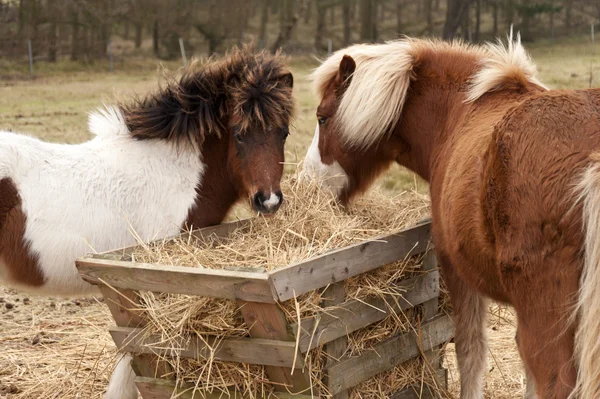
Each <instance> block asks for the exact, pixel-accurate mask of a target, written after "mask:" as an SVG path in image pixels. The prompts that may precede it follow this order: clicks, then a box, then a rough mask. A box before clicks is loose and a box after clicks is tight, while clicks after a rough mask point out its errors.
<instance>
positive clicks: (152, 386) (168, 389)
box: [135, 377, 319, 399]
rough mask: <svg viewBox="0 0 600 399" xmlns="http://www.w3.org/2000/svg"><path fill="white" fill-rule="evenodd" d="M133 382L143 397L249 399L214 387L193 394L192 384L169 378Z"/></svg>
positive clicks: (293, 398) (301, 398) (288, 398)
mask: <svg viewBox="0 0 600 399" xmlns="http://www.w3.org/2000/svg"><path fill="white" fill-rule="evenodd" d="M135 384H136V386H137V387H138V389H139V391H140V393H141V394H142V397H143V398H144V399H171V398H172V397H175V395H173V393H175V394H176V395H177V398H178V399H224V398H232V399H233V398H235V399H250V398H249V397H247V396H244V395H243V394H241V393H239V392H234V391H229V392H223V391H217V390H216V389H215V390H214V391H213V392H212V393H210V392H206V391H201V390H198V391H197V392H196V394H195V395H194V394H193V390H192V386H190V385H186V386H184V387H181V388H176V387H175V383H174V382H173V381H169V380H162V379H157V378H147V377H137V378H136V379H135ZM259 398H260V399H267V398H269V399H272V398H279V399H319V397H318V396H308V395H297V394H296V395H291V394H289V393H287V392H276V393H275V394H267V395H265V396H264V397H260V396H259V397H256V396H253V397H252V399H259Z"/></svg>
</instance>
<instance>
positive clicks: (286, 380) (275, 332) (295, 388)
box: [240, 302, 310, 393]
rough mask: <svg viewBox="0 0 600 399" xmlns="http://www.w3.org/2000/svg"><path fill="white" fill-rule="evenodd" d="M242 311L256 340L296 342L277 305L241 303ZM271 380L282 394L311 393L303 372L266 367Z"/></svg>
mask: <svg viewBox="0 0 600 399" xmlns="http://www.w3.org/2000/svg"><path fill="white" fill-rule="evenodd" d="M240 305H241V307H240V311H241V313H242V316H243V317H244V321H245V323H246V325H248V327H249V328H250V335H251V336H252V337H254V338H264V339H272V340H277V341H292V342H293V341H294V336H293V334H292V332H291V329H289V328H288V324H287V321H286V319H285V315H284V314H283V312H282V311H281V309H279V307H278V306H277V305H276V304H268V303H256V302H240ZM296 364H297V367H302V364H303V363H302V356H300V354H298V357H297V359H296ZM266 371H267V375H268V376H269V380H271V381H273V382H276V383H277V384H276V385H275V390H277V391H282V392H288V391H289V392H292V393H302V392H310V384H309V382H308V378H307V377H306V376H305V375H304V373H302V371H301V370H294V371H293V372H292V369H291V368H288V367H275V366H266Z"/></svg>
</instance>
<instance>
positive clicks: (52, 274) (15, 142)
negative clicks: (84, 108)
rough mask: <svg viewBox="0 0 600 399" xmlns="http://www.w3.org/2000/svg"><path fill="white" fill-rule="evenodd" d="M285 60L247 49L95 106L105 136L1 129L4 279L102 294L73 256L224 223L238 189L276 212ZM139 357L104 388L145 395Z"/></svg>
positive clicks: (284, 123)
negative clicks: (69, 140)
mask: <svg viewBox="0 0 600 399" xmlns="http://www.w3.org/2000/svg"><path fill="white" fill-rule="evenodd" d="M292 85H293V80H292V77H291V74H290V72H289V71H288V70H287V68H286V66H285V63H284V60H283V59H282V58H281V57H279V56H272V55H268V54H266V53H260V54H253V53H252V52H251V51H250V50H249V49H246V48H244V49H241V50H238V49H236V50H233V51H232V52H231V53H229V54H228V55H227V56H226V57H225V58H224V59H222V60H219V61H212V62H209V63H207V64H203V65H201V64H197V63H196V64H194V65H193V66H191V67H190V68H189V70H188V72H186V73H185V74H184V75H183V77H182V78H181V79H180V80H178V81H172V82H170V83H169V84H168V85H167V87H165V88H164V89H163V90H161V91H160V92H158V93H156V94H153V95H150V96H148V97H146V98H144V99H141V100H135V101H132V102H131V103H130V104H121V105H120V106H118V107H107V108H105V109H103V110H100V111H97V112H95V113H92V114H91V115H90V118H89V129H90V131H91V132H92V133H94V134H95V137H94V138H93V139H92V140H90V141H89V142H86V143H83V144H79V145H63V144H51V143H45V142H43V141H40V140H37V139H35V138H32V137H28V136H23V135H18V134H14V133H8V132H0V279H1V280H2V282H3V283H5V284H7V285H9V286H12V287H15V288H17V289H20V290H23V291H28V292H32V293H38V294H43V295H86V294H94V293H97V290H96V289H95V288H94V287H93V286H92V285H90V284H88V283H86V282H84V281H83V280H82V279H81V278H80V276H79V275H78V273H77V270H76V268H75V264H74V260H75V259H76V258H78V257H80V256H83V255H85V254H86V253H88V252H91V251H106V250H109V249H113V248H118V247H123V246H127V245H131V244H134V243H135V241H136V238H135V237H134V235H133V234H132V232H133V231H135V233H136V235H137V236H138V237H141V238H142V239H144V240H150V239H153V238H158V237H163V236H166V235H171V234H174V233H177V232H178V231H180V229H182V228H184V227H192V226H193V227H204V226H208V225H212V224H218V223H220V222H221V221H222V220H223V218H224V217H225V215H226V213H227V211H228V210H229V209H230V208H231V206H232V205H233V204H234V203H235V202H236V201H238V200H239V199H240V198H243V197H249V198H250V199H251V202H252V205H253V207H254V209H255V210H256V211H258V212H262V213H273V212H275V211H276V210H277V209H278V208H279V205H280V204H281V202H282V200H283V196H282V194H281V191H280V190H279V182H280V179H281V175H282V171H283V166H282V163H283V161H284V153H283V147H284V143H285V139H286V137H287V135H288V124H289V122H290V119H291V118H292V113H293V100H292ZM129 360H130V358H129V357H127V356H126V357H124V358H123V359H122V360H121V362H120V363H119V365H118V366H117V368H116V369H115V373H114V374H113V377H112V378H111V383H110V384H109V389H108V392H107V394H106V398H110V399H123V398H137V391H136V389H135V386H134V384H133V378H132V377H133V372H132V370H131V368H130V367H129Z"/></svg>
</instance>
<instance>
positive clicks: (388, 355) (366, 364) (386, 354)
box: [327, 315, 454, 395]
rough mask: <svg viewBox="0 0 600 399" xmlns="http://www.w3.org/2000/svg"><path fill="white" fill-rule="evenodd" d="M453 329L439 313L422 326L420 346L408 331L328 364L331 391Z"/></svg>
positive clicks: (434, 341) (411, 355)
mask: <svg viewBox="0 0 600 399" xmlns="http://www.w3.org/2000/svg"><path fill="white" fill-rule="evenodd" d="M453 328H454V326H453V323H452V320H451V319H450V317H449V316H446V315H442V316H438V317H436V318H434V319H432V320H431V321H429V322H427V323H424V324H422V325H421V331H420V332H419V333H420V335H421V337H422V348H419V345H418V342H419V338H418V337H417V335H416V334H415V332H412V331H411V332H407V333H404V334H401V335H399V336H396V337H393V338H390V339H388V340H387V341H384V342H383V343H381V344H379V345H377V346H375V348H373V350H372V351H368V352H366V353H363V354H362V355H360V356H355V357H351V358H349V359H347V360H344V361H342V362H339V363H338V364H335V365H333V366H331V367H330V368H328V369H327V372H328V373H329V391H330V393H331V394H332V395H335V394H337V393H339V392H342V391H343V390H345V389H348V388H350V387H353V386H355V385H357V384H360V383H361V382H363V381H365V380H367V379H369V378H371V377H373V376H374V375H376V374H378V373H381V372H384V371H386V370H389V369H391V368H393V367H396V366H398V365H399V364H401V363H404V362H406V361H407V360H410V359H412V358H414V357H417V356H419V355H420V354H421V352H422V351H427V350H430V349H431V348H434V347H435V346H437V345H440V344H442V343H443V342H446V341H447V340H448V339H450V337H452V333H453Z"/></svg>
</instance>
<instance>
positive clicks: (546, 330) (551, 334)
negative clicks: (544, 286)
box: [515, 287, 577, 399]
mask: <svg viewBox="0 0 600 399" xmlns="http://www.w3.org/2000/svg"><path fill="white" fill-rule="evenodd" d="M531 289H532V290H534V289H535V288H534V287H531ZM534 292H535V291H534ZM545 292H546V293H547V294H548V295H556V293H555V292H552V291H548V290H546V291H545ZM548 302H550V303H548ZM551 302H553V300H552V299H549V300H548V301H544V300H542V299H541V298H540V299H539V303H540V304H543V305H540V306H539V309H535V308H537V307H538V306H535V305H534V306H531V307H530V308H529V309H527V310H523V309H519V308H516V307H515V308H516V311H517V316H518V319H519V327H518V329H519V333H518V340H519V345H518V347H519V352H520V353H521V358H522V359H523V362H524V363H525V369H526V370H527V371H529V372H528V373H527V380H528V382H529V380H532V379H533V380H534V381H535V384H534V387H535V391H536V392H535V393H536V394H537V397H539V398H544V399H545V398H552V399H567V398H568V397H569V395H570V394H571V392H572V391H573V388H574V387H575V383H576V380H577V371H576V369H575V364H574V361H573V345H574V331H573V328H572V327H569V326H566V323H567V322H568V318H567V316H566V315H565V311H564V308H562V309H563V311H559V310H558V309H561V308H560V307H559V306H557V305H556V304H552V303H551ZM531 308H533V309H531ZM527 388H528V390H529V388H530V387H529V383H528V386H527ZM531 397H533V398H535V396H531Z"/></svg>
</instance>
